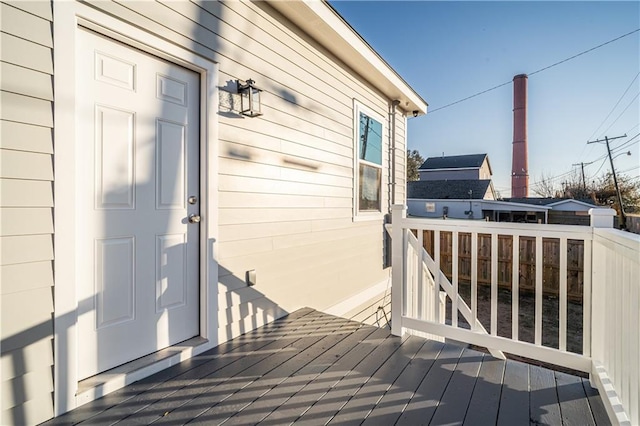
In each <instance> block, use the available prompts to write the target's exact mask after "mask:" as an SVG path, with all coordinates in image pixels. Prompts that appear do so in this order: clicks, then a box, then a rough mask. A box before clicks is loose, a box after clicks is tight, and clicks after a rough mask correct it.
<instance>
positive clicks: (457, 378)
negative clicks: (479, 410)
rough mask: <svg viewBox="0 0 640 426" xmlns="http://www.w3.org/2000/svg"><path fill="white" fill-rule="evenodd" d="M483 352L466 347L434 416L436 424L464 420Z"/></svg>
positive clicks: (461, 421) (460, 422)
mask: <svg viewBox="0 0 640 426" xmlns="http://www.w3.org/2000/svg"><path fill="white" fill-rule="evenodd" d="M482 358H483V354H482V353H480V352H478V351H473V350H470V349H465V350H464V351H463V352H462V356H461V357H460V359H459V360H458V365H457V367H456V370H455V371H454V372H453V375H452V376H451V380H450V381H449V384H448V385H447V389H446V390H445V392H444V394H443V395H442V398H441V399H440V404H438V408H437V409H436V412H435V415H434V416H433V423H434V424H462V423H463V422H464V418H465V415H466V413H467V408H468V407H469V402H470V401H471V395H472V393H473V389H474V388H475V386H476V381H477V379H478V373H479V372H480V366H481V365H482Z"/></svg>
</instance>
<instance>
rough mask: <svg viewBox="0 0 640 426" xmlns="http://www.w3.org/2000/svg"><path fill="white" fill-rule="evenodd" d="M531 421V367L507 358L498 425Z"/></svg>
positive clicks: (522, 423)
mask: <svg viewBox="0 0 640 426" xmlns="http://www.w3.org/2000/svg"><path fill="white" fill-rule="evenodd" d="M528 423H529V368H528V365H527V364H524V363H522V362H517V361H511V360H507V363H506V365H505V368H504V379H503V381H502V395H501V397H500V410H499V411H498V422H497V424H498V425H505V426H511V425H524V424H528Z"/></svg>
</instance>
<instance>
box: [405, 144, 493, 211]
mask: <svg viewBox="0 0 640 426" xmlns="http://www.w3.org/2000/svg"><path fill="white" fill-rule="evenodd" d="M418 172H419V174H420V180H417V181H413V182H407V200H408V201H407V207H408V210H407V213H408V214H409V215H411V216H420V217H449V218H455V219H484V218H485V217H486V215H487V212H486V211H485V210H484V208H483V206H482V204H481V201H483V200H495V199H496V193H495V190H494V188H493V182H492V181H491V175H492V173H491V165H490V164H489V157H488V156H487V154H473V155H456V156H449V157H444V156H443V157H430V158H427V159H426V160H425V162H424V163H422V165H421V166H420V168H419V169H418Z"/></svg>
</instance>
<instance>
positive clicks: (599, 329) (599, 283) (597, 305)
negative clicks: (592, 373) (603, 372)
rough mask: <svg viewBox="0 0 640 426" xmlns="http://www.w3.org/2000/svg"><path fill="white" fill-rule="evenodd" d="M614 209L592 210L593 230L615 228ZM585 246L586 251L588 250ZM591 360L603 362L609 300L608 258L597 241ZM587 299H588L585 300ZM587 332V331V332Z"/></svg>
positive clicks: (594, 246) (594, 245) (593, 254)
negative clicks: (606, 304) (607, 292)
mask: <svg viewBox="0 0 640 426" xmlns="http://www.w3.org/2000/svg"><path fill="white" fill-rule="evenodd" d="M615 215H616V211H615V210H613V209H590V210H589V216H591V228H593V229H592V231H593V233H595V228H613V217H614V216H615ZM587 246H588V245H587V244H585V249H586V248H587ZM591 250H592V252H591V256H590V257H591V297H590V298H591V359H592V361H594V362H603V360H604V346H605V333H606V330H605V326H604V324H605V322H606V318H605V302H606V300H607V294H606V291H607V285H606V283H607V271H606V269H607V262H606V260H607V256H606V253H605V252H603V251H601V250H600V247H599V245H598V244H597V243H596V241H595V240H594V241H592V242H591ZM585 299H586V298H585ZM585 331H586V330H585Z"/></svg>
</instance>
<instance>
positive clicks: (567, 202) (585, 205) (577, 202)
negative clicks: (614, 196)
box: [547, 199, 608, 209]
mask: <svg viewBox="0 0 640 426" xmlns="http://www.w3.org/2000/svg"><path fill="white" fill-rule="evenodd" d="M562 204H577V205H579V206H583V207H588V208H590V209H597V208H608V207H601V206H594V205H593V204H589V203H585V202H584V201H580V200H573V199H567V200H562V201H556V202H555V203H550V204H547V205H548V206H549V207H551V208H553V207H557V206H560V205H562Z"/></svg>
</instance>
